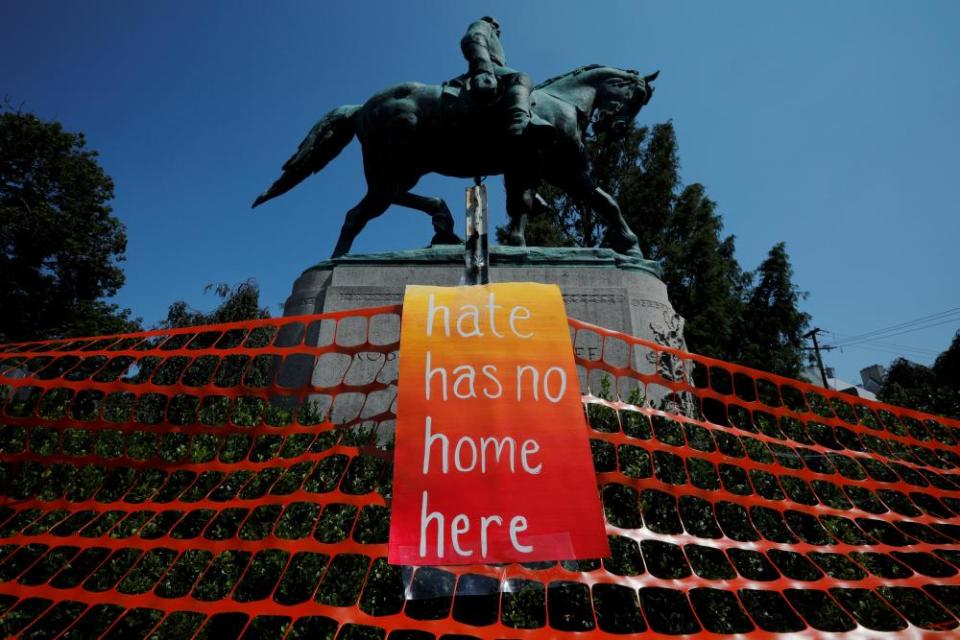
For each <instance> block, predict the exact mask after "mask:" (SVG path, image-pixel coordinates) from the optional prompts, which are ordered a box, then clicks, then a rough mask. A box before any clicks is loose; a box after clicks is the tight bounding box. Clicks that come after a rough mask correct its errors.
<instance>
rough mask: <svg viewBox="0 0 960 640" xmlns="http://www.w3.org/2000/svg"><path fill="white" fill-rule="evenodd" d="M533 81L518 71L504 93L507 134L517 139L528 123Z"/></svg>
mask: <svg viewBox="0 0 960 640" xmlns="http://www.w3.org/2000/svg"><path fill="white" fill-rule="evenodd" d="M532 85H533V82H532V81H531V80H530V76H528V75H527V74H525V73H518V74H516V76H515V77H514V78H513V81H512V82H511V83H510V86H509V87H507V90H506V92H505V93H504V96H503V98H504V103H505V104H506V111H507V134H508V135H509V136H510V137H511V138H513V139H515V140H519V139H520V138H521V137H522V136H523V132H524V130H526V128H527V125H528V124H530V92H531V91H532V90H533V86H532Z"/></svg>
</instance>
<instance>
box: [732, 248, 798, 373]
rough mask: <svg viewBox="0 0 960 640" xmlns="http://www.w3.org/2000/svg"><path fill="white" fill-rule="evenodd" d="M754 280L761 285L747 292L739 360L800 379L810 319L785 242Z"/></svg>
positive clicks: (739, 333)
mask: <svg viewBox="0 0 960 640" xmlns="http://www.w3.org/2000/svg"><path fill="white" fill-rule="evenodd" d="M751 277H752V278H753V279H756V280H757V282H756V284H753V285H752V286H749V287H748V288H747V291H746V292H745V299H744V305H743V311H742V314H741V317H740V326H739V327H738V328H737V329H738V330H737V331H736V334H737V336H738V340H737V346H738V353H737V356H736V358H735V359H736V360H737V361H739V362H744V363H748V364H749V365H750V366H751V367H755V368H757V369H762V370H764V371H772V372H774V373H778V374H780V375H784V376H789V377H793V378H796V377H798V376H799V375H800V371H801V370H802V368H803V364H804V358H803V355H802V354H803V334H804V332H805V331H806V329H807V326H808V325H809V323H810V316H809V315H807V314H806V313H803V312H802V311H800V310H799V308H798V304H799V302H800V300H801V299H802V298H804V297H806V294H804V293H801V292H800V291H798V290H797V287H796V285H794V284H793V268H792V267H791V266H790V258H789V257H788V256H787V250H786V247H785V246H784V243H782V242H780V243H778V244H776V245H774V246H773V248H772V249H770V252H769V254H767V258H766V260H764V261H763V263H762V264H761V265H760V267H759V268H758V269H757V271H756V272H755V273H753V274H751Z"/></svg>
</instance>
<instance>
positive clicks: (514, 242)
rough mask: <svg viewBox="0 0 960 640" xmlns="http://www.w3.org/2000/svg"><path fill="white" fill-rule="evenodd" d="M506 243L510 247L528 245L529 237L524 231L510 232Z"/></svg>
mask: <svg viewBox="0 0 960 640" xmlns="http://www.w3.org/2000/svg"><path fill="white" fill-rule="evenodd" d="M504 244H505V245H507V246H508V247H525V246H527V239H526V238H525V237H524V236H523V234H522V233H509V234H507V237H506V242H504Z"/></svg>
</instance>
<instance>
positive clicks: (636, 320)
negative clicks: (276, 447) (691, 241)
mask: <svg viewBox="0 0 960 640" xmlns="http://www.w3.org/2000/svg"><path fill="white" fill-rule="evenodd" d="M462 273H463V249H462V247H457V246H446V247H432V248H430V249H416V250H411V251H398V252H391V253H379V254H367V255H353V256H349V255H348V256H344V257H342V258H337V259H334V260H327V261H324V262H321V263H319V264H317V265H316V266H313V267H310V268H309V269H307V270H306V271H304V273H303V275H301V276H300V277H299V278H298V279H297V281H296V282H295V283H294V285H293V293H292V294H291V295H290V297H289V298H288V299H287V302H286V304H285V305H284V315H286V316H293V315H302V314H310V313H323V312H327V311H341V310H345V309H356V308H360V307H376V306H382V305H389V304H399V303H401V302H403V291H404V287H405V286H406V285H408V284H433V285H443V286H455V285H458V284H459V283H460V276H461V274H462ZM659 275H660V266H659V264H657V263H656V262H653V261H650V260H642V259H637V258H631V257H628V256H623V255H621V254H618V253H615V252H614V251H612V250H610V249H579V248H542V247H527V248H519V247H499V246H498V247H492V248H491V250H490V280H491V282H542V283H552V284H557V285H559V286H560V289H561V291H562V292H563V299H564V302H565V303H566V306H567V314H568V315H569V316H570V317H573V318H577V319H579V320H583V321H585V322H589V323H592V324H596V325H599V326H601V327H604V328H606V329H612V330H614V331H620V332H623V333H628V334H631V335H634V336H637V337H640V338H646V339H648V340H652V341H654V342H657V343H659V344H663V345H667V346H671V347H677V348H684V347H685V344H684V341H683V318H681V317H680V316H679V315H678V314H677V313H676V312H675V311H674V310H673V306H671V304H670V300H669V298H668V297H667V288H666V286H665V285H664V284H663V282H662V281H661V280H660V278H659ZM577 348H578V349H588V350H589V348H590V347H589V346H584V345H577ZM581 355H583V356H584V357H588V358H591V359H593V357H594V354H589V353H582V354H581ZM596 357H599V354H596Z"/></svg>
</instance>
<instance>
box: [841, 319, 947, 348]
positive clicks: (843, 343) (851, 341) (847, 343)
mask: <svg viewBox="0 0 960 640" xmlns="http://www.w3.org/2000/svg"><path fill="white" fill-rule="evenodd" d="M955 322H960V316H957V317H950V318H947V319H946V320H941V321H940V322H932V323H928V324H924V325H922V326H915V327H911V328H909V329H902V330H900V331H894V332H893V333H884V334H883V335H878V336H873V338H859V339H854V338H847V339H846V340H841V341H840V343H839V344H838V345H836V346H840V347H847V346H851V345H854V344H860V343H863V342H870V341H871V340H872V339H874V338H892V337H894V336H902V335H904V334H906V333H914V332H916V331H923V330H924V329H932V328H933V327H939V326H941V325H944V324H951V323H955Z"/></svg>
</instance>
